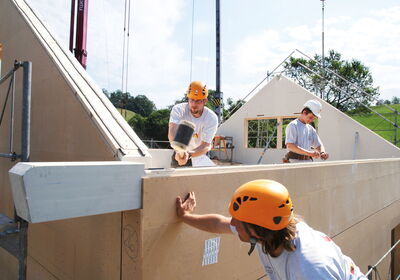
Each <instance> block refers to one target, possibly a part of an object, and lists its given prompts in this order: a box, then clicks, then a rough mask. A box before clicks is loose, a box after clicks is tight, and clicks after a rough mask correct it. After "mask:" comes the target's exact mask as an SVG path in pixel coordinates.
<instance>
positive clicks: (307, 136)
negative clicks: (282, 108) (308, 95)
mask: <svg viewBox="0 0 400 280" xmlns="http://www.w3.org/2000/svg"><path fill="white" fill-rule="evenodd" d="M321 110H322V105H321V103H320V102H319V101H318V100H316V99H312V100H308V101H307V102H306V103H304V105H303V110H302V111H301V113H300V116H299V117H298V118H297V119H295V120H293V121H291V122H290V123H289V124H288V126H287V127H286V140H285V143H286V147H287V149H288V150H289V152H288V153H287V154H286V155H285V158H284V159H283V162H292V163H293V162H304V161H312V160H313V159H315V158H321V159H323V160H326V159H328V158H329V154H328V153H326V152H325V148H324V146H323V144H322V141H321V139H320V138H319V136H318V134H317V132H316V130H315V128H314V127H313V126H312V125H311V123H312V122H313V121H314V119H315V118H322V116H321Z"/></svg>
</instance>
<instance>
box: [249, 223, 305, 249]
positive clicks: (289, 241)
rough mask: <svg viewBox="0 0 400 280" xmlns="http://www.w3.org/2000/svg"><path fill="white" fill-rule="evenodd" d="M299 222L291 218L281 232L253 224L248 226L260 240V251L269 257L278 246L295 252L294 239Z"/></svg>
mask: <svg viewBox="0 0 400 280" xmlns="http://www.w3.org/2000/svg"><path fill="white" fill-rule="evenodd" d="M299 221H300V219H299V218H298V217H295V218H293V219H292V220H291V221H290V223H289V224H288V225H287V226H286V227H285V228H283V229H281V230H270V229H267V228H265V227H261V226H258V225H255V224H250V223H248V225H249V226H250V227H251V228H253V229H254V231H255V233H256V234H257V235H258V236H260V237H261V238H260V239H259V241H260V242H261V244H262V249H263V252H264V253H265V254H269V255H271V254H272V253H273V252H274V251H275V250H276V249H278V247H279V246H281V245H283V248H284V249H285V250H287V251H289V252H293V251H295V250H296V246H295V245H294V242H293V241H294V239H295V238H296V231H297V230H296V224H297V223H298V222H299Z"/></svg>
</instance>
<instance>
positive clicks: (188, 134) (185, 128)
mask: <svg viewBox="0 0 400 280" xmlns="http://www.w3.org/2000/svg"><path fill="white" fill-rule="evenodd" d="M194 128H195V124H194V123H192V122H189V121H185V120H182V121H180V122H179V126H178V129H177V130H176V134H175V137H174V140H173V141H172V143H171V147H172V148H173V149H174V150H175V151H176V152H177V153H179V154H180V155H182V154H183V153H184V152H185V151H186V150H187V148H188V146H189V143H190V140H191V139H192V136H193V132H194Z"/></svg>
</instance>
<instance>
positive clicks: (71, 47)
mask: <svg viewBox="0 0 400 280" xmlns="http://www.w3.org/2000/svg"><path fill="white" fill-rule="evenodd" d="M74 34H75V0H71V20H70V23H69V50H70V51H71V52H72V53H74Z"/></svg>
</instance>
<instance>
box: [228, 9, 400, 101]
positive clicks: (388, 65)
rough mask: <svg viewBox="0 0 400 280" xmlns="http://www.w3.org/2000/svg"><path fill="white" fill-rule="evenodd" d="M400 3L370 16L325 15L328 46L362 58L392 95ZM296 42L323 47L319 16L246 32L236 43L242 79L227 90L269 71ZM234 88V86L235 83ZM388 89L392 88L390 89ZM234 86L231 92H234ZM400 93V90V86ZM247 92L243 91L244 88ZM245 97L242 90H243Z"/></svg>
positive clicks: (305, 47) (399, 62) (399, 63)
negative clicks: (310, 21)
mask: <svg viewBox="0 0 400 280" xmlns="http://www.w3.org/2000/svg"><path fill="white" fill-rule="evenodd" d="M399 26H400V7H394V8H391V9H382V10H380V11H377V12H376V13H374V14H371V15H370V16H369V17H363V18H358V19H354V20H353V19H351V18H349V17H335V18H327V19H326V20H325V51H326V52H327V51H328V50H329V49H334V50H336V51H339V52H340V53H342V55H343V58H344V59H353V58H354V59H358V60H360V61H362V62H363V63H364V64H365V65H366V66H368V67H369V68H370V70H371V72H372V74H373V77H374V80H375V85H376V86H380V89H381V93H382V96H381V97H382V98H390V97H391V96H388V95H389V94H393V92H394V90H393V89H399V88H400V82H399V80H398V78H397V76H398V73H400V44H399V42H400V29H399V28H398V27H399ZM295 48H298V49H300V50H302V51H304V52H305V53H306V54H309V55H311V56H313V55H314V54H315V53H320V52H321V48H322V47H321V21H318V22H316V23H315V24H313V25H300V26H289V27H286V28H284V29H283V30H278V29H266V30H264V31H262V32H259V33H258V34H253V35H250V36H247V37H246V38H245V39H244V40H242V41H241V42H240V43H239V44H238V45H237V46H236V48H235V51H234V53H233V55H232V58H234V60H233V61H234V62H233V65H232V68H233V69H234V71H235V74H236V76H240V77H242V80H241V81H242V82H241V81H239V80H234V81H233V80H232V83H233V84H234V85H235V86H230V87H227V88H226V90H225V93H226V95H228V96H229V95H232V96H233V95H236V91H235V90H234V88H241V84H242V83H243V84H248V80H247V81H245V80H246V79H250V80H252V81H253V83H254V85H255V84H256V82H257V79H256V78H255V77H257V78H258V80H260V78H261V77H263V76H265V74H266V71H267V69H268V70H272V69H273V68H274V67H275V66H277V65H278V63H279V62H280V61H282V60H283V59H284V58H285V57H286V56H287V55H288V54H289V53H290V52H291V51H292V50H294V49H295ZM231 88H232V89H231ZM386 89H391V90H390V92H389V91H387V92H386ZM230 90H232V92H230ZM398 92H399V93H400V91H398ZM245 93H246V92H243V94H245ZM242 97H243V96H242Z"/></svg>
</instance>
